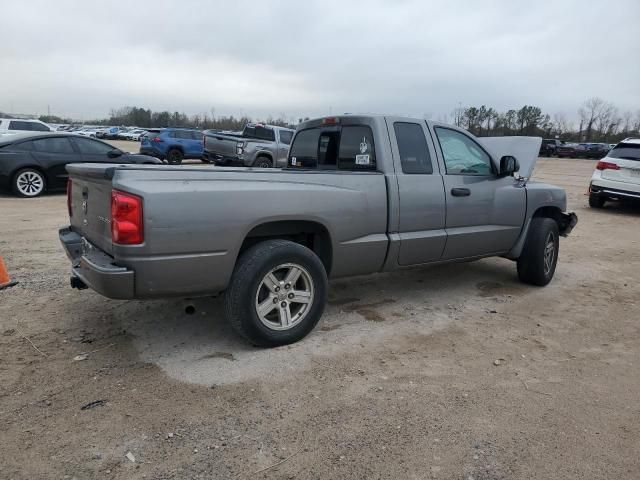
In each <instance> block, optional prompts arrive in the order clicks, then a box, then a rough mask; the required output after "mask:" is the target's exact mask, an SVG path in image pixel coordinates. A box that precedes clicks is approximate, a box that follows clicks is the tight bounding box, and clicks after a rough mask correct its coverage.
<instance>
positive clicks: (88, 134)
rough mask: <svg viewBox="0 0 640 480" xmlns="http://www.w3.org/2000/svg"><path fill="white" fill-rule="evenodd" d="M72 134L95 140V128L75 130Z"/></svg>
mask: <svg viewBox="0 0 640 480" xmlns="http://www.w3.org/2000/svg"><path fill="white" fill-rule="evenodd" d="M72 133H75V134H76V135H82V136H83V137H91V138H96V130H95V128H81V129H80V130H76V131H74V132H72Z"/></svg>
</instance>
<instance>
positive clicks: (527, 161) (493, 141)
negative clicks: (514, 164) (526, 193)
mask: <svg viewBox="0 0 640 480" xmlns="http://www.w3.org/2000/svg"><path fill="white" fill-rule="evenodd" d="M478 140H479V141H480V143H481V144H482V145H483V146H484V147H485V148H486V149H487V150H488V151H489V153H490V154H491V155H492V156H493V158H494V160H495V161H496V163H497V165H498V166H499V164H500V158H501V157H503V156H505V155H512V156H514V157H516V160H518V163H519V164H520V170H519V171H518V173H519V174H520V176H521V177H524V178H526V179H529V178H531V173H532V172H533V168H534V167H535V166H536V161H537V160H538V153H539V152H540V145H542V138H541V137H480V138H478Z"/></svg>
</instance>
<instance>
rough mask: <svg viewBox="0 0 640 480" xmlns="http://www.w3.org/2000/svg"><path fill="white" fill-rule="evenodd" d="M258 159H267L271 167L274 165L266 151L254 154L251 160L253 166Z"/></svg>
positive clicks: (271, 157) (269, 153)
mask: <svg viewBox="0 0 640 480" xmlns="http://www.w3.org/2000/svg"><path fill="white" fill-rule="evenodd" d="M260 157H266V158H268V159H269V160H271V164H272V165H275V163H274V161H273V155H272V154H271V152H268V151H260V152H258V153H256V154H255V156H254V158H253V163H254V164H255V163H256V162H257V161H258V159H259V158H260Z"/></svg>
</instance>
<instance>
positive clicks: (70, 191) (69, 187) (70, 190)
mask: <svg viewBox="0 0 640 480" xmlns="http://www.w3.org/2000/svg"><path fill="white" fill-rule="evenodd" d="M72 194H73V182H72V181H71V179H70V178H68V179H67V210H68V211H69V218H71V217H73V208H72V207H71V195H72Z"/></svg>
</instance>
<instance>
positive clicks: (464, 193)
mask: <svg viewBox="0 0 640 480" xmlns="http://www.w3.org/2000/svg"><path fill="white" fill-rule="evenodd" d="M451 195H453V196H454V197H468V196H469V195H471V190H469V189H468V188H452V189H451Z"/></svg>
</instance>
